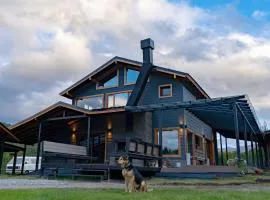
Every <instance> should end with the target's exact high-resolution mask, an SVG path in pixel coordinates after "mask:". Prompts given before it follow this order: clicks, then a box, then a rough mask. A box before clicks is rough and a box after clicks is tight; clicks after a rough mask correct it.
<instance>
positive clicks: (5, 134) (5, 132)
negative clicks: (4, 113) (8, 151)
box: [0, 122, 20, 142]
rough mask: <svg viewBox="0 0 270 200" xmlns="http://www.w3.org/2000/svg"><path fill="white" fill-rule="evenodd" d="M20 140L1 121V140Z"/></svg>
mask: <svg viewBox="0 0 270 200" xmlns="http://www.w3.org/2000/svg"><path fill="white" fill-rule="evenodd" d="M5 141H10V142H19V141H20V140H19V139H18V138H17V137H16V136H15V135H13V134H12V133H11V131H10V130H9V129H8V128H7V127H6V126H5V125H4V124H3V123H1V122H0V142H5Z"/></svg>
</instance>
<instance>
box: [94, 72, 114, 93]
mask: <svg viewBox="0 0 270 200" xmlns="http://www.w3.org/2000/svg"><path fill="white" fill-rule="evenodd" d="M118 77H119V75H118V70H117V71H115V72H114V73H111V74H110V75H109V76H107V77H106V78H104V79H103V80H101V81H99V82H98V83H97V89H103V88H111V87H117V86H118Z"/></svg>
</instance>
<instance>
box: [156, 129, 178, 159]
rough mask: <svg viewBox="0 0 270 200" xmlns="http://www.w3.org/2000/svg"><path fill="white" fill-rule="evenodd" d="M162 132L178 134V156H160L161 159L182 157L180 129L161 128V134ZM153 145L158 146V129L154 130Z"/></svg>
mask: <svg viewBox="0 0 270 200" xmlns="http://www.w3.org/2000/svg"><path fill="white" fill-rule="evenodd" d="M163 131H177V133H178V154H162V156H163V157H171V158H175V157H177V158H181V157H182V149H181V148H182V146H181V145H182V144H181V142H182V140H181V136H182V135H181V128H179V127H170V128H162V132H163ZM162 134H163V133H162ZM182 134H183V133H182ZM155 144H157V145H159V129H158V128H156V129H155ZM161 151H162V149H161Z"/></svg>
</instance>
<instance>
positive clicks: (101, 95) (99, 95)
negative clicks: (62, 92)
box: [76, 94, 105, 110]
mask: <svg viewBox="0 0 270 200" xmlns="http://www.w3.org/2000/svg"><path fill="white" fill-rule="evenodd" d="M94 97H102V108H96V109H103V108H105V99H104V94H96V95H89V96H83V97H78V98H76V106H77V107H80V106H79V105H78V102H79V101H80V100H84V99H89V98H94ZM80 108H83V107H80ZM83 109H86V108H83ZM86 110H90V109H86ZM92 110H95V109H92Z"/></svg>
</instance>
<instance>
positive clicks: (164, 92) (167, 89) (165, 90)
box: [158, 84, 172, 98]
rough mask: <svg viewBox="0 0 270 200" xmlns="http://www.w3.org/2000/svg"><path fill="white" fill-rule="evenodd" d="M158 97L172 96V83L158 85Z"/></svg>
mask: <svg viewBox="0 0 270 200" xmlns="http://www.w3.org/2000/svg"><path fill="white" fill-rule="evenodd" d="M158 92H159V98H165V97H171V96H172V85H171V84H168V85H160V86H159V87H158Z"/></svg>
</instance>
